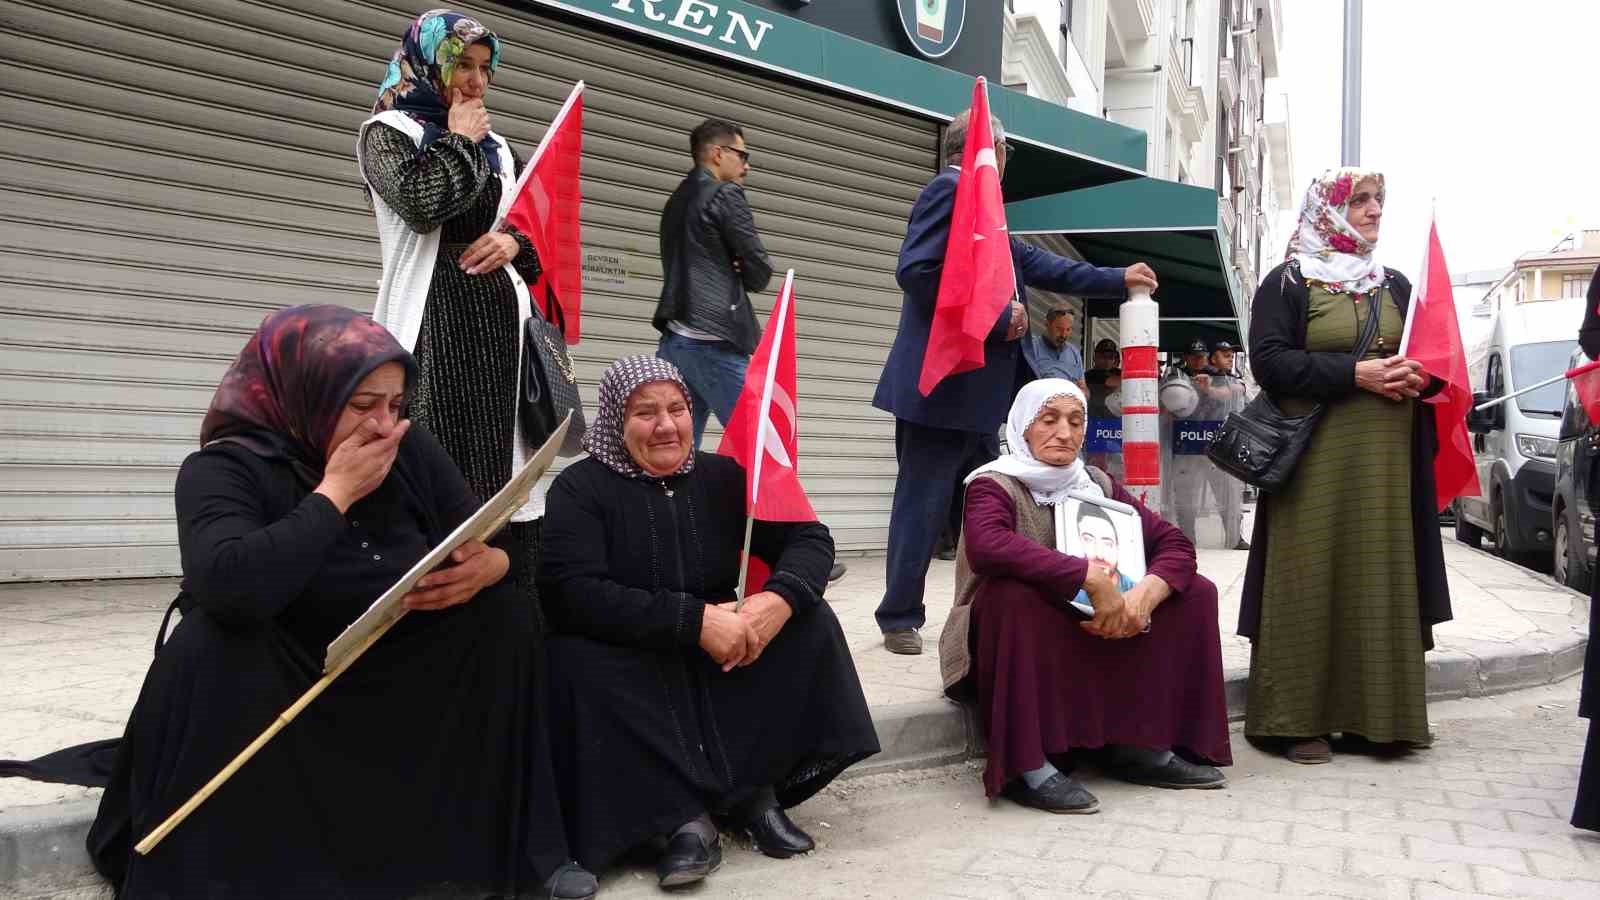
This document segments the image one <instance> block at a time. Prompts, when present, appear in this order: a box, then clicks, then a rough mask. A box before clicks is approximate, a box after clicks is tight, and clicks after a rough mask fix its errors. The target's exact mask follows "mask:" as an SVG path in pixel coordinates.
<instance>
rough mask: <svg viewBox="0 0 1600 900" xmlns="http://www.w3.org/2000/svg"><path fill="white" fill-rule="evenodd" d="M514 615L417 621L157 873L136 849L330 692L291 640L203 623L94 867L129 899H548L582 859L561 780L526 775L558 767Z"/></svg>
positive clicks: (159, 676) (102, 823)
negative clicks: (274, 725) (560, 877)
mask: <svg viewBox="0 0 1600 900" xmlns="http://www.w3.org/2000/svg"><path fill="white" fill-rule="evenodd" d="M516 600H517V596H516V592H515V591H514V590H512V589H511V588H510V587H509V586H505V587H500V588H494V589H490V590H487V591H484V592H483V593H481V594H479V595H478V597H476V598H474V600H473V601H472V602H470V603H467V604H464V605H462V606H459V607H454V608H452V609H450V610H446V611H443V612H437V613H413V614H412V615H410V616H408V617H407V618H405V619H403V620H402V621H401V622H400V623H399V625H397V626H396V628H395V629H393V630H392V631H391V632H390V633H389V634H387V635H385V636H384V637H383V639H381V640H380V641H379V642H378V643H377V644H375V645H374V646H373V648H372V649H371V650H369V651H368V652H367V654H366V655H365V656H363V657H362V658H361V659H360V660H358V661H357V662H356V663H355V664H354V665H353V666H351V667H350V669H348V670H347V671H346V672H345V674H344V675H343V676H341V677H340V679H339V680H338V681H336V682H334V684H333V685H332V686H331V687H330V688H329V689H328V690H327V691H326V692H325V693H324V694H323V695H322V696H321V697H320V698H319V699H317V700H316V701H315V702H314V703H312V704H311V705H310V706H309V707H307V708H306V710H305V711H304V712H302V713H301V714H300V716H299V717H298V718H297V719H295V720H294V721H293V722H291V723H290V724H289V725H288V726H287V727H286V728H284V729H283V731H282V732H280V733H279V734H278V735H277V737H275V738H274V739H273V740H272V741H271V742H270V743H268V744H267V745H266V747H265V748H264V749H263V750H262V751H261V752H260V753H258V754H257V755H256V756H255V757H254V758H253V759H252V760H251V761H250V762H248V763H247V764H246V765H245V766H244V767H243V768H242V769H240V770H239V772H238V773H237V774H236V775H235V776H234V777H233V778H232V779H231V780H230V781H228V782H227V783H226V784H224V785H223V786H222V787H221V788H220V789H219V790H218V791H217V792H216V793H215V794H214V795H212V797H211V798H210V799H209V800H207V801H206V802H205V803H204V804H203V805H201V806H200V808H199V809H198V810H197V811H195V812H194V814H192V815H191V816H190V817H189V818H188V819H187V820H186V821H185V822H184V823H183V824H181V825H179V826H178V828H177V829H176V830H175V831H173V832H172V833H171V834H170V835H169V836H168V837H167V838H166V839H165V840H164V841H162V842H161V843H160V844H159V845H158V846H157V847H156V848H155V849H154V850H153V851H152V852H151V853H150V854H149V855H148V856H140V855H137V854H135V853H133V852H132V851H131V846H132V844H133V842H135V841H137V840H139V839H141V838H143V837H144V836H145V835H146V834H148V833H149V832H150V831H151V830H152V829H153V828H155V827H156V826H157V825H158V824H159V823H160V822H161V821H162V820H163V819H165V818H166V816H167V815H168V814H169V813H171V812H172V811H173V810H174V809H176V808H177V807H178V806H179V805H180V804H181V803H182V802H183V801H184V800H185V799H187V798H188V797H189V796H190V795H191V794H192V793H193V792H194V791H195V790H196V789H197V788H199V787H200V786H201V785H202V784H204V783H205V782H206V781H207V780H209V779H210V778H211V776H212V775H214V774H216V772H217V771H218V770H220V769H221V768H222V767H223V766H224V765H225V764H226V763H227V762H228V761H229V760H230V759H231V758H232V757H233V756H234V754H236V753H238V752H239V751H240V750H241V749H243V748H244V747H245V745H246V744H248V743H249V742H250V741H251V740H252V739H253V738H254V737H255V736H256V735H257V734H258V733H260V732H261V730H262V729H264V728H266V727H267V725H268V724H269V723H271V722H272V720H273V719H274V718H275V717H276V716H277V715H278V714H279V713H281V712H282V711H283V710H284V709H285V708H287V707H288V706H289V705H290V704H291V703H292V702H293V701H294V700H295V699H296V698H298V697H299V696H300V695H301V694H302V693H303V692H304V691H305V690H306V689H307V688H308V687H310V686H311V684H312V683H313V682H314V681H315V680H316V678H317V677H318V676H319V675H320V671H319V670H320V666H319V665H317V664H316V663H315V662H314V661H313V660H312V659H311V658H310V657H309V656H308V655H307V654H306V652H305V651H304V649H303V647H302V646H301V645H300V644H298V643H297V642H296V641H294V640H293V639H292V638H290V637H289V636H288V635H287V633H286V632H284V631H283V630H282V629H281V628H279V627H277V626H276V625H271V624H269V625H266V626H259V627H250V628H232V627H225V626H224V625H222V624H220V623H218V622H217V621H216V620H215V619H213V618H212V617H211V616H210V615H208V614H207V613H206V612H204V611H203V610H194V611H192V612H190V613H189V614H188V615H186V616H185V617H184V619H183V620H182V622H181V623H180V624H179V625H178V626H177V628H176V629H175V630H174V631H173V634H172V636H171V638H170V639H169V640H168V641H167V642H166V645H165V646H164V647H163V648H162V649H161V651H160V653H159V654H158V656H157V658H156V661H155V663H154V664H153V665H152V666H151V668H150V672H149V674H148V675H147V676H146V679H145V683H144V687H143V689H142V690H141V692H140V696H139V700H138V702H137V703H136V704H135V706H134V710H133V714H132V716H131V717H130V719H129V722H128V727H127V732H126V735H125V736H124V739H123V742H122V745H121V748H120V751H121V752H120V753H119V755H118V757H117V763H116V769H115V771H114V772H113V774H112V778H111V781H110V784H108V785H107V788H106V793H105V796H104V797H103V798H102V801H101V806H100V813H99V816H98V818H97V819H96V821H95V823H94V826H93V828H92V829H91V832H90V851H91V854H92V855H93V857H94V859H95V863H96V865H97V867H99V868H100V870H101V871H102V873H103V874H105V875H106V876H107V877H108V878H109V879H111V880H112V882H113V883H114V884H118V885H120V891H119V897H121V898H144V897H207V898H234V897H240V898H243V897H319V898H367V897H371V898H379V897H382V898H393V897H411V896H423V895H425V896H429V897H456V896H461V897H482V896H490V895H507V894H514V892H515V891H516V890H517V889H518V887H519V886H522V887H526V886H528V885H529V884H530V883H532V884H536V883H537V880H538V873H541V872H549V871H551V870H552V869H553V868H554V866H556V865H559V864H560V862H561V861H562V860H563V859H564V858H565V846H564V841H563V839H562V835H561V830H560V824H559V822H557V821H552V819H553V817H554V812H555V810H554V803H553V798H552V797H551V796H550V791H549V787H548V786H549V782H548V776H547V777H546V778H545V779H539V778H537V777H534V775H533V774H532V770H531V769H530V765H529V762H528V761H529V760H530V759H538V760H540V761H545V760H546V757H545V756H544V754H543V753H542V752H539V751H538V748H537V747H536V746H535V739H536V738H538V737H539V735H538V734H537V732H536V726H537V724H538V723H537V720H536V719H535V716H536V715H537V713H538V710H537V708H536V704H535V703H534V702H533V685H534V684H535V683H536V681H537V679H536V677H535V674H536V673H534V672H533V671H532V670H531V668H530V667H531V666H532V665H533V664H534V661H535V659H536V657H535V656H534V654H533V653H532V652H531V651H530V646H529V645H530V642H529V641H528V640H527V639H526V636H527V634H528V632H529V630H530V629H531V624H530V623H528V622H527V621H525V619H526V616H527V612H526V611H527V609H528V605H527V604H526V603H523V602H516ZM544 764H545V765H547V764H548V763H547V762H544ZM541 788H542V790H541ZM541 794H543V795H544V796H543V797H541V796H540V795H541ZM541 806H542V807H543V809H542V810H541Z"/></svg>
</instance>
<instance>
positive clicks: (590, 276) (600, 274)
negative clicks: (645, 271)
mask: <svg viewBox="0 0 1600 900" xmlns="http://www.w3.org/2000/svg"><path fill="white" fill-rule="evenodd" d="M583 283H584V284H585V285H600V284H604V285H610V286H612V287H622V286H623V285H625V284H627V283H628V258H627V257H626V256H623V255H622V254H621V253H615V252H611V251H600V252H596V251H592V250H586V251H584V254H583Z"/></svg>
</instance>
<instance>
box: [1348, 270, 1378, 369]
mask: <svg viewBox="0 0 1600 900" xmlns="http://www.w3.org/2000/svg"><path fill="white" fill-rule="evenodd" d="M1382 304H1383V288H1382V287H1379V288H1378V289H1377V290H1375V291H1373V292H1372V300H1370V301H1369V302H1368V304H1367V321H1366V322H1364V323H1363V324H1362V326H1361V337H1360V338H1359V339H1358V340H1357V341H1356V349H1355V355H1356V361H1358V362H1359V361H1360V360H1361V357H1363V356H1366V355H1367V348H1368V347H1370V346H1372V339H1373V338H1374V337H1377V335H1378V326H1379V324H1381V321H1380V320H1382V319H1383V305H1382Z"/></svg>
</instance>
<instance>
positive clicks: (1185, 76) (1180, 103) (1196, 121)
mask: <svg viewBox="0 0 1600 900" xmlns="http://www.w3.org/2000/svg"><path fill="white" fill-rule="evenodd" d="M1191 63H1192V61H1191V60H1190V59H1189V58H1188V56H1187V55H1186V53H1185V47H1184V45H1183V44H1182V43H1181V42H1180V41H1177V40H1172V41H1170V42H1168V44H1167V64H1166V72H1165V74H1166V77H1167V102H1168V104H1169V106H1170V107H1171V111H1172V113H1173V114H1174V115H1173V118H1175V119H1177V121H1178V127H1179V130H1180V132H1181V133H1182V135H1183V139H1184V140H1186V141H1188V142H1190V143H1193V142H1194V141H1198V140H1200V138H1202V137H1203V136H1205V130H1206V123H1207V122H1209V121H1211V110H1210V109H1208V108H1207V106H1206V95H1205V92H1204V91H1202V90H1201V89H1200V88H1198V87H1194V86H1192V85H1191V84H1190V83H1189V82H1190V81H1191V80H1192V79H1193V76H1192V75H1191V73H1190V69H1189V67H1190V65H1191Z"/></svg>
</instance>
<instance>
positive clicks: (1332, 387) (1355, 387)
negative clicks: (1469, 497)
mask: <svg viewBox="0 0 1600 900" xmlns="http://www.w3.org/2000/svg"><path fill="white" fill-rule="evenodd" d="M1383 203H1384V181H1383V176H1382V175H1379V174H1378V173H1376V172H1369V171H1365V170H1362V169H1332V170H1329V171H1328V172H1326V173H1324V174H1323V176H1322V177H1321V178H1319V179H1317V180H1316V181H1314V182H1312V185H1311V188H1310V190H1308V191H1307V192H1306V198H1305V203H1304V204H1303V205H1302V207H1301V210H1300V225H1299V228H1298V230H1297V231H1296V233H1295V235H1294V237H1293V238H1291V239H1290V241H1289V252H1288V258H1287V259H1286V260H1285V261H1284V262H1283V264H1281V265H1279V266H1278V267H1277V268H1276V269H1273V270H1272V271H1271V272H1269V273H1267V276H1266V278H1265V279H1264V280H1263V281H1262V283H1261V287H1260V289H1258V290H1257V291H1256V296H1255V302H1254V304H1253V306H1252V307H1251V315H1250V365H1251V368H1252V370H1253V371H1254V372H1255V376H1256V380H1257V381H1259V382H1260V384H1261V387H1262V389H1263V390H1265V391H1266V392H1267V394H1268V395H1269V396H1270V397H1271V398H1272V399H1273V401H1274V402H1275V403H1277V405H1278V406H1279V407H1281V408H1282V409H1284V411H1286V412H1288V413H1290V414H1301V413H1306V412H1309V411H1310V410H1311V409H1312V408H1314V407H1315V406H1316V405H1318V404H1323V405H1325V407H1326V412H1325V413H1324V414H1323V415H1322V418H1321V420H1320V421H1319V422H1318V423H1317V425H1316V431H1315V432H1314V434H1313V436H1312V438H1311V442H1310V444H1309V445H1308V446H1307V448H1306V450H1305V452H1304V454H1303V455H1302V456H1301V458H1300V460H1299V462H1298V463H1297V464H1296V466H1295V470H1294V473H1293V475H1292V477H1291V479H1290V481H1289V483H1288V485H1286V486H1285V487H1284V488H1283V489H1282V490H1281V491H1279V492H1277V493H1275V494H1272V495H1270V496H1264V497H1263V498H1262V500H1261V504H1260V505H1259V506H1258V507H1257V510H1256V520H1255V534H1254V537H1253V539H1252V540H1251V542H1250V544H1251V546H1250V564H1249V568H1248V569H1247V570H1246V574H1245V586H1244V594H1243V597H1242V598H1241V603H1240V611H1239V633H1240V634H1241V635H1244V636H1245V637H1248V638H1251V640H1252V642H1253V646H1252V651H1251V655H1250V689H1249V696H1248V699H1247V703H1246V719H1245V735H1246V736H1248V737H1249V738H1251V739H1252V740H1253V741H1255V742H1257V743H1270V744H1275V745H1277V748H1278V749H1281V750H1282V751H1283V752H1284V754H1285V755H1286V756H1288V758H1289V759H1291V760H1293V761H1294V762H1298V763H1306V764H1313V763H1326V762H1328V761H1329V760H1331V759H1332V744H1331V741H1330V739H1331V737H1332V735H1334V734H1342V735H1344V736H1345V737H1346V738H1352V739H1356V740H1352V741H1350V742H1349V744H1347V746H1357V745H1361V744H1380V745H1389V746H1391V747H1395V748H1405V747H1412V746H1425V745H1426V744H1427V743H1428V741H1429V739H1430V738H1429V733H1428V713H1427V702H1426V694H1425V680H1426V679H1425V675H1426V671H1425V668H1424V665H1423V657H1422V655H1423V652H1424V650H1426V649H1429V648H1431V647H1432V646H1433V634H1432V627H1433V626H1434V625H1436V624H1438V623H1439V622H1443V621H1446V620H1448V619H1449V618H1450V588H1449V585H1448V583H1447V582H1446V580H1445V571H1444V550H1443V547H1442V546H1441V543H1440V540H1439V519H1438V507H1437V506H1436V495H1435V491H1434V477H1433V457H1434V453H1435V451H1436V450H1437V447H1438V438H1437V434H1436V432H1435V428H1434V417H1433V415H1432V414H1424V415H1418V414H1417V412H1418V409H1419V404H1418V403H1417V400H1418V398H1427V397H1429V396H1432V394H1434V393H1437V391H1438V389H1439V387H1440V386H1441V384H1440V383H1439V382H1437V381H1436V380H1430V379H1428V378H1427V377H1426V376H1425V375H1424V374H1423V373H1422V371H1421V366H1420V365H1418V364H1417V363H1416V362H1414V361H1411V360H1408V359H1405V358H1403V357H1401V356H1398V355H1396V350H1397V349H1398V348H1399V344H1400V337H1401V332H1402V331H1403V329H1404V327H1405V316H1406V308H1407V305H1408V303H1409V301H1410V299H1411V284H1410V282H1408V281H1406V279H1405V276H1403V275H1401V274H1400V273H1399V272H1396V271H1394V270H1393V269H1385V268H1384V267H1383V266H1382V265H1380V264H1379V263H1378V261H1377V258H1376V251H1377V242H1378V226H1379V223H1380V221H1381V219H1382V218H1383ZM1374 310H1376V313H1377V315H1378V317H1379V318H1378V327H1377V329H1376V332H1375V334H1373V336H1372V337H1371V339H1370V341H1369V345H1368V348H1367V350H1366V351H1365V352H1364V353H1362V354H1360V356H1359V358H1358V355H1357V353H1356V352H1355V351H1356V349H1357V347H1358V346H1359V343H1360V336H1361V334H1362V329H1363V327H1364V326H1365V325H1366V324H1367V323H1368V321H1369V320H1370V319H1371V317H1372V315H1373V314H1374Z"/></svg>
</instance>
